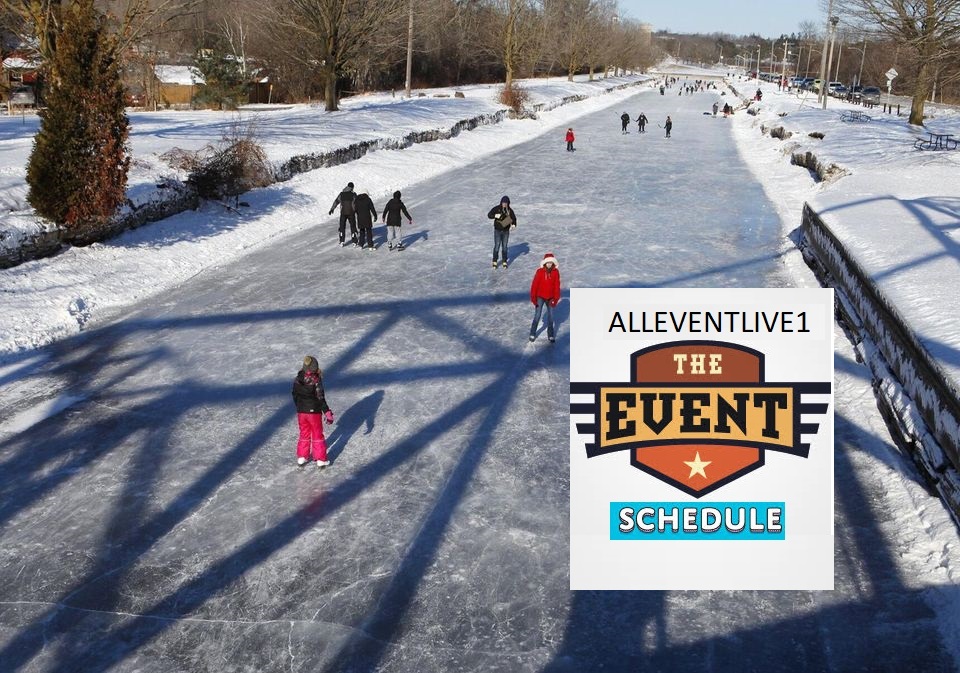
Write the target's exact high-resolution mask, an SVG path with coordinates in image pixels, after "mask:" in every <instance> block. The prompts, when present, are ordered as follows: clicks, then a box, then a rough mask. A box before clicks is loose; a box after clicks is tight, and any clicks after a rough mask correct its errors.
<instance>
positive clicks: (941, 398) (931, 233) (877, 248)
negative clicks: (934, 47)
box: [731, 81, 960, 516]
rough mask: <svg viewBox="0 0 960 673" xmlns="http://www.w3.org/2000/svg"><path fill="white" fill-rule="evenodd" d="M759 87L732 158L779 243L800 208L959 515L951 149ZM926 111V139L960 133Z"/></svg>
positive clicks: (906, 437)
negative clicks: (921, 146)
mask: <svg viewBox="0 0 960 673" xmlns="http://www.w3.org/2000/svg"><path fill="white" fill-rule="evenodd" d="M731 84H732V85H733V86H734V87H737V88H741V89H746V90H755V89H756V83H755V82H753V81H750V82H744V81H739V82H737V81H734V82H732V83H731ZM760 88H761V89H762V91H763V100H762V102H760V103H759V104H756V103H755V104H753V105H752V106H751V107H752V108H753V109H755V111H756V115H754V116H747V115H742V114H738V115H737V116H736V117H735V129H736V134H737V137H738V140H739V142H740V146H741V149H742V151H743V153H744V155H745V156H747V157H748V159H749V160H750V162H751V165H752V166H753V167H754V170H755V173H756V175H757V177H758V178H759V179H760V181H761V182H762V183H763V184H764V187H765V189H766V191H767V193H768V194H769V195H770V196H771V198H772V199H773V200H775V201H776V202H777V203H778V204H779V209H780V214H781V219H782V220H783V222H784V229H785V232H790V231H793V230H794V229H795V228H796V226H797V222H798V221H799V220H800V217H801V213H802V212H803V211H804V207H803V203H804V201H808V202H809V204H810V210H809V211H807V212H806V214H805V215H804V218H803V225H804V226H803V229H802V231H801V232H798V235H797V236H796V237H795V238H796V240H797V242H798V244H799V246H800V247H801V248H803V249H805V251H806V252H807V253H809V254H810V255H811V256H812V258H813V260H812V262H813V266H815V267H817V266H819V267H820V268H821V269H822V271H823V278H824V279H825V280H826V282H828V283H830V284H831V285H834V286H835V287H836V288H837V289H838V292H839V294H838V296H840V297H841V306H840V307H839V308H840V309H841V313H842V314H845V321H846V322H847V324H848V327H850V329H851V330H852V331H853V333H854V339H855V340H857V341H860V340H862V343H860V344H859V345H858V355H859V356H860V357H862V358H863V359H864V361H865V362H867V364H868V365H870V367H871V370H872V373H873V376H874V377H875V385H874V388H875V391H876V393H877V395H878V402H879V403H880V406H881V408H882V409H883V410H884V412H885V416H886V418H887V420H888V423H891V424H895V425H896V426H897V428H896V429H895V430H894V434H895V435H899V438H900V440H901V445H902V446H904V447H905V448H906V449H907V450H909V451H911V452H912V453H913V454H914V457H915V459H916V461H917V463H918V465H919V466H920V467H921V469H923V470H924V472H925V473H926V475H927V477H928V478H929V479H930V480H931V482H932V483H933V484H935V486H936V488H937V490H938V491H939V492H940V493H941V495H942V496H943V497H944V499H945V500H946V501H947V502H948V504H950V506H951V508H952V509H953V511H954V513H955V515H956V516H960V295H958V294H957V292H956V287H958V286H960V183H957V181H956V180H955V177H954V176H955V174H956V170H957V167H958V166H960V152H948V151H941V152H924V151H919V150H916V149H914V146H913V143H914V140H915V139H916V138H917V137H919V136H923V135H925V134H926V130H924V129H920V128H916V127H912V126H910V125H909V124H907V121H906V116H905V115H904V116H902V117H897V116H895V115H888V114H884V113H883V112H882V110H881V109H878V108H875V109H873V110H863V109H862V108H860V107H859V106H855V105H853V104H850V103H844V102H840V101H836V100H834V99H830V100H829V101H828V110H826V111H824V110H822V109H821V108H820V107H819V106H816V105H815V99H814V98H813V96H812V95H810V94H808V93H805V92H800V93H796V92H794V93H788V92H781V91H778V90H777V87H776V86H775V85H770V84H766V83H764V84H762V85H761V87H760ZM844 110H857V111H862V112H865V113H866V114H867V115H868V116H869V117H870V119H869V120H868V121H863V122H857V121H845V120H844V119H842V118H841V113H842V112H843V111H844ZM935 114H936V116H935V117H932V118H930V119H929V120H928V122H927V126H928V129H929V130H931V131H936V132H949V131H951V130H953V131H955V132H956V131H960V113H958V112H957V111H955V110H949V109H944V108H938V109H937V110H936V112H935ZM773 129H780V130H779V131H778V132H777V133H771V130H773ZM790 164H793V166H794V167H790ZM804 168H805V169H806V170H803V169H804Z"/></svg>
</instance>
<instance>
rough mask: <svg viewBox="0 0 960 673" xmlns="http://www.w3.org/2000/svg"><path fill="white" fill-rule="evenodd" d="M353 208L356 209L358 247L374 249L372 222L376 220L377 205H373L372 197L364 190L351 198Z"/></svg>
mask: <svg viewBox="0 0 960 673" xmlns="http://www.w3.org/2000/svg"><path fill="white" fill-rule="evenodd" d="M353 206H354V209H355V210H356V211H357V228H358V229H359V230H360V247H361V248H366V249H367V250H376V249H377V248H376V246H375V245H374V244H373V223H374V222H376V221H377V207H376V206H375V205H373V199H371V198H370V195H369V194H367V193H366V192H364V193H363V194H357V198H355V199H354V200H353Z"/></svg>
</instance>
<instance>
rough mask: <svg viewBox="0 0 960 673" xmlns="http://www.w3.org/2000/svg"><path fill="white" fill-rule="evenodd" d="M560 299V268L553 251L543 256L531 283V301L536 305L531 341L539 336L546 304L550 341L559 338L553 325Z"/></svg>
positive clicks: (531, 328)
mask: <svg viewBox="0 0 960 673" xmlns="http://www.w3.org/2000/svg"><path fill="white" fill-rule="evenodd" d="M559 301H560V268H559V267H558V266H557V258H556V257H554V256H553V253H552V252H548V253H547V254H545V255H544V256H543V260H542V261H541V262H540V268H539V269H537V272H536V273H535V274H533V282H532V283H530V303H532V304H533V305H534V306H535V307H536V311H535V312H534V314H533V323H532V324H531V325H530V341H535V340H536V338H537V328H538V327H539V326H540V315H541V314H542V313H543V307H544V306H546V307H547V318H546V320H547V338H548V339H550V343H553V342H554V341H556V340H557V335H556V331H555V330H554V326H553V309H554V307H555V306H556V305H557V302H559Z"/></svg>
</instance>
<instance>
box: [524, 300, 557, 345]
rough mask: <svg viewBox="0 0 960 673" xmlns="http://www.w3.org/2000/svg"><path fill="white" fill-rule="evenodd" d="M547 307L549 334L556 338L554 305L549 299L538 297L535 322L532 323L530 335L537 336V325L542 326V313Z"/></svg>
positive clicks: (534, 316)
mask: <svg viewBox="0 0 960 673" xmlns="http://www.w3.org/2000/svg"><path fill="white" fill-rule="evenodd" d="M544 306H546V307H547V336H548V337H550V338H551V339H553V338H555V336H556V331H555V330H554V328H553V307H552V306H551V305H550V301H549V300H548V299H544V298H543V297H537V312H536V313H534V314H533V324H532V325H530V336H532V337H535V336H537V327H539V326H540V315H541V314H542V313H543V307H544Z"/></svg>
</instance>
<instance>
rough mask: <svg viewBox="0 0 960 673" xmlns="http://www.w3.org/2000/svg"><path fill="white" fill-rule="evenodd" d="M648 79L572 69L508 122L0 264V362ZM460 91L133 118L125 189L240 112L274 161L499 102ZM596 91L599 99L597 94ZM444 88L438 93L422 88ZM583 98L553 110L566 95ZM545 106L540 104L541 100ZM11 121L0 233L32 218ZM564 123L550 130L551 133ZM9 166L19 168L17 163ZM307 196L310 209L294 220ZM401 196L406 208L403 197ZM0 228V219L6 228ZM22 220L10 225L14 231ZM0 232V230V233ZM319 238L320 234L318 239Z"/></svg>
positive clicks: (483, 89) (22, 146)
mask: <svg viewBox="0 0 960 673" xmlns="http://www.w3.org/2000/svg"><path fill="white" fill-rule="evenodd" d="M650 81H652V80H651V79H650V78H649V77H646V76H640V75H638V76H631V77H620V78H608V79H599V80H594V81H592V82H589V81H586V79H585V78H584V77H578V78H577V81H574V82H567V81H566V80H565V79H548V80H527V81H524V82H522V84H523V85H524V87H525V88H526V89H527V90H528V91H529V92H530V94H531V100H530V103H531V105H534V106H537V107H538V109H541V110H543V111H542V112H541V113H540V114H539V115H538V117H539V118H538V119H522V120H506V121H503V122H502V123H499V124H496V125H490V126H479V127H477V128H475V129H474V130H473V131H470V132H469V133H462V134H459V135H457V136H456V137H452V138H450V139H448V140H439V141H437V142H427V143H423V144H419V145H414V146H412V147H409V148H407V149H404V150H402V151H378V152H372V153H369V154H367V155H366V156H363V157H362V158H360V159H358V160H355V161H351V162H350V163H347V164H343V165H339V166H332V167H329V168H324V169H322V170H319V171H311V172H309V173H305V174H301V175H295V176H293V177H292V179H291V180H289V181H287V182H283V183H277V184H275V185H273V186H271V187H268V188H266V189H263V190H257V195H256V196H255V197H253V195H251V196H250V198H248V199H247V200H249V201H251V204H252V207H251V208H249V209H247V208H244V209H242V211H241V212H240V213H238V214H236V215H235V216H234V215H233V214H231V217H229V218H226V220H227V224H224V218H222V217H217V216H218V215H220V214H222V213H223V208H222V207H221V206H220V205H217V204H205V205H202V206H201V207H200V208H199V209H198V210H196V211H187V212H182V213H180V214H178V215H175V216H173V217H169V218H167V219H164V220H162V221H159V222H155V223H153V224H151V225H150V226H147V227H142V228H139V229H134V230H131V231H128V232H126V233H124V234H122V235H120V236H117V237H115V238H113V239H111V240H109V241H105V242H103V243H97V244H94V245H91V246H87V247H84V248H68V249H66V250H64V251H63V252H61V253H60V254H58V255H56V256H55V257H52V258H47V259H42V260H36V261H32V262H26V263H23V264H20V265H19V266H16V267H14V268H10V269H5V270H0V287H2V288H3V291H2V292H0V360H2V359H4V356H5V355H6V356H9V355H10V354H13V353H17V352H20V351H23V350H26V349H31V348H36V347H38V346H42V345H45V344H48V343H51V342H53V341H55V340H57V339H61V338H63V337H66V336H69V335H71V334H75V333H76V332H78V331H79V330H80V329H82V328H83V327H84V325H86V324H87V323H88V322H89V321H90V320H92V319H95V318H100V317H104V316H105V315H106V314H107V313H109V312H110V311H111V310H114V309H119V308H122V307H124V306H129V305H130V304H133V303H135V302H137V301H140V300H142V299H144V298H146V297H149V296H152V295H155V294H157V293H159V292H162V291H163V290H165V289H168V288H170V287H175V286H177V285H179V284H180V283H182V282H183V281H185V280H186V279H188V278H190V277H192V276H195V275H196V274H198V273H201V272H202V271H203V270H204V269H207V268H209V267H211V266H218V265H222V264H226V263H228V262H230V261H232V260H235V259H237V258H238V257H240V256H241V255H242V254H243V253H244V252H245V251H247V250H249V249H251V248H253V247H255V246H259V245H263V244H264V243H265V242H267V241H269V240H274V239H276V238H277V237H280V236H285V235H288V234H292V233H295V232H298V231H301V230H303V229H304V228H307V227H311V226H315V225H317V224H319V223H325V224H324V232H328V231H333V229H334V226H333V225H332V224H330V223H331V222H332V218H330V217H329V216H328V215H327V211H328V209H329V208H330V204H331V203H332V202H333V200H334V198H335V197H336V195H337V193H338V192H339V191H340V189H342V187H343V185H345V184H346V183H347V182H348V181H352V182H354V183H356V186H357V190H358V191H366V192H368V193H369V194H370V195H371V196H372V197H373V198H374V201H375V203H377V204H378V205H381V206H382V202H383V198H382V197H384V196H388V195H389V194H391V193H392V192H393V191H394V190H396V189H401V190H402V189H404V188H405V187H407V186H409V185H412V184H415V183H417V182H420V181H422V180H425V179H427V178H429V177H432V176H435V175H438V174H440V173H442V172H445V171H447V170H450V169H453V168H457V167H461V166H465V165H467V164H470V163H472V162H474V161H476V160H477V159H478V158H480V157H483V156H486V155H489V154H491V153H494V152H497V151H499V150H502V149H504V148H507V147H510V146H513V145H515V144H518V143H521V142H524V141H526V140H529V139H530V138H533V137H535V136H537V135H540V134H542V133H546V132H548V131H550V130H551V129H555V128H557V127H560V126H564V125H567V124H568V123H569V122H570V121H571V120H573V119H575V118H577V117H579V116H581V115H584V114H587V113H589V112H591V111H594V110H598V109H601V108H604V107H608V106H611V105H615V104H616V103H617V102H618V101H620V100H623V99H624V98H626V97H629V96H632V95H634V94H635V93H636V90H637V89H636V86H633V85H643V84H644V83H646V82H650ZM458 90H462V91H463V92H464V94H465V98H462V99H460V98H454V97H452V95H453V90H452V89H447V90H436V91H431V92H430V95H429V96H427V97H423V98H414V99H411V100H404V99H402V98H393V97H391V95H390V94H389V93H388V94H376V95H370V96H362V97H358V98H356V99H349V100H348V101H344V109H343V110H341V111H340V112H336V113H325V112H323V111H322V110H321V109H319V108H316V107H310V106H294V107H288V108H284V109H279V110H274V111H271V112H264V111H262V109H259V108H258V109H257V110H256V111H255V116H254V118H253V119H252V120H251V119H249V118H248V115H247V113H243V114H242V115H240V116H239V117H238V116H237V115H228V114H222V113H214V112H190V113H174V112H162V113H142V114H134V115H133V116H132V133H131V144H132V146H133V156H134V161H133V164H134V168H133V169H132V171H131V178H130V186H129V189H128V192H129V193H130V194H131V198H132V199H134V200H138V199H142V200H146V199H149V198H151V196H150V195H151V194H155V193H156V185H157V184H158V183H160V182H162V181H164V179H167V178H172V179H173V180H175V181H182V180H183V179H184V178H185V176H184V175H180V174H176V173H175V171H174V170H173V169H172V168H170V167H169V166H168V165H167V164H166V163H165V162H164V160H163V155H164V154H166V153H167V152H168V151H169V150H171V149H172V148H180V149H185V150H194V149H199V148H202V147H203V146H205V145H207V144H210V143H214V142H216V141H217V140H218V139H219V138H220V137H221V136H222V135H223V133H224V132H229V130H230V128H231V127H233V126H235V125H236V124H237V123H238V121H241V122H244V121H253V123H254V124H255V126H256V129H257V137H258V138H259V140H260V142H261V144H262V145H263V146H264V148H265V150H266V152H267V155H268V157H269V159H270V161H271V162H273V164H274V165H275V166H282V165H284V164H286V163H289V162H290V161H291V159H293V158H294V157H297V156H307V155H323V154H325V153H335V152H337V151H338V150H341V149H343V148H347V147H350V146H353V145H356V144H358V143H365V142H368V141H374V142H376V141H378V140H379V139H384V138H386V139H391V138H392V139H394V140H397V141H400V140H402V139H403V138H404V137H405V136H408V135H409V134H411V133H421V132H426V131H432V130H438V129H439V130H443V129H450V128H451V127H453V126H455V125H457V124H458V123H459V122H461V121H462V120H464V119H471V118H476V117H479V116H482V115H491V116H492V115H496V114H499V113H500V112H502V110H503V109H504V108H503V106H502V105H501V104H499V103H498V102H496V96H497V91H498V87H496V86H494V85H478V86H474V87H461V88H460V89H458ZM604 94H605V95H604ZM434 95H438V96H447V97H433V96H434ZM579 97H585V98H583V99H582V100H580V101H579V102H571V103H570V104H569V105H563V106H559V104H560V103H562V102H563V101H564V100H572V99H574V98H579ZM551 108H552V109H551ZM33 132H35V127H34V128H33V129H32V130H31V128H30V127H29V125H27V124H22V123H21V120H19V119H17V120H10V119H3V120H0V147H3V148H4V149H5V150H7V149H10V150H15V151H9V152H8V151H5V152H4V153H3V155H2V156H3V157H4V159H3V161H4V162H5V164H6V165H5V166H4V167H2V168H4V169H5V170H6V173H4V174H3V175H5V177H6V181H5V182H3V183H2V184H0V189H2V193H3V194H4V199H6V200H7V202H6V203H4V204H3V205H5V206H6V210H8V211H9V210H11V208H18V209H19V210H14V211H13V212H7V213H6V214H5V215H3V216H0V234H2V233H4V227H6V232H7V238H8V240H9V239H10V238H11V237H12V234H10V233H9V232H10V231H13V230H15V229H16V228H17V227H15V226H14V225H13V224H12V223H13V222H14V221H20V222H24V221H31V222H32V221H36V220H37V218H36V217H35V216H34V215H32V212H31V211H29V209H28V207H27V206H26V202H25V195H26V185H25V183H24V179H23V170H22V168H23V166H25V165H26V160H27V156H28V154H29V146H30V143H31V142H32V133H33ZM562 140H563V133H562V132H560V140H558V142H562ZM18 171H20V172H19V173H18ZM302 181H308V182H309V183H311V184H312V183H316V182H317V181H324V183H325V184H327V185H328V186H329V189H328V190H325V191H326V197H325V198H324V199H323V202H317V203H310V204H305V203H304V202H303V201H304V199H305V198H307V197H305V196H304V195H303V194H301V193H298V191H297V185H298V184H301V182H302ZM305 205H307V206H308V208H309V210H311V212H313V213H314V214H315V217H314V218H312V219H311V220H310V221H303V218H302V215H301V213H302V210H303V208H304V206H305ZM408 205H411V204H409V203H408ZM7 225H9V226H7ZM21 228H22V227H21ZM0 238H2V236H0ZM324 238H325V239H326V237H324Z"/></svg>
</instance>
